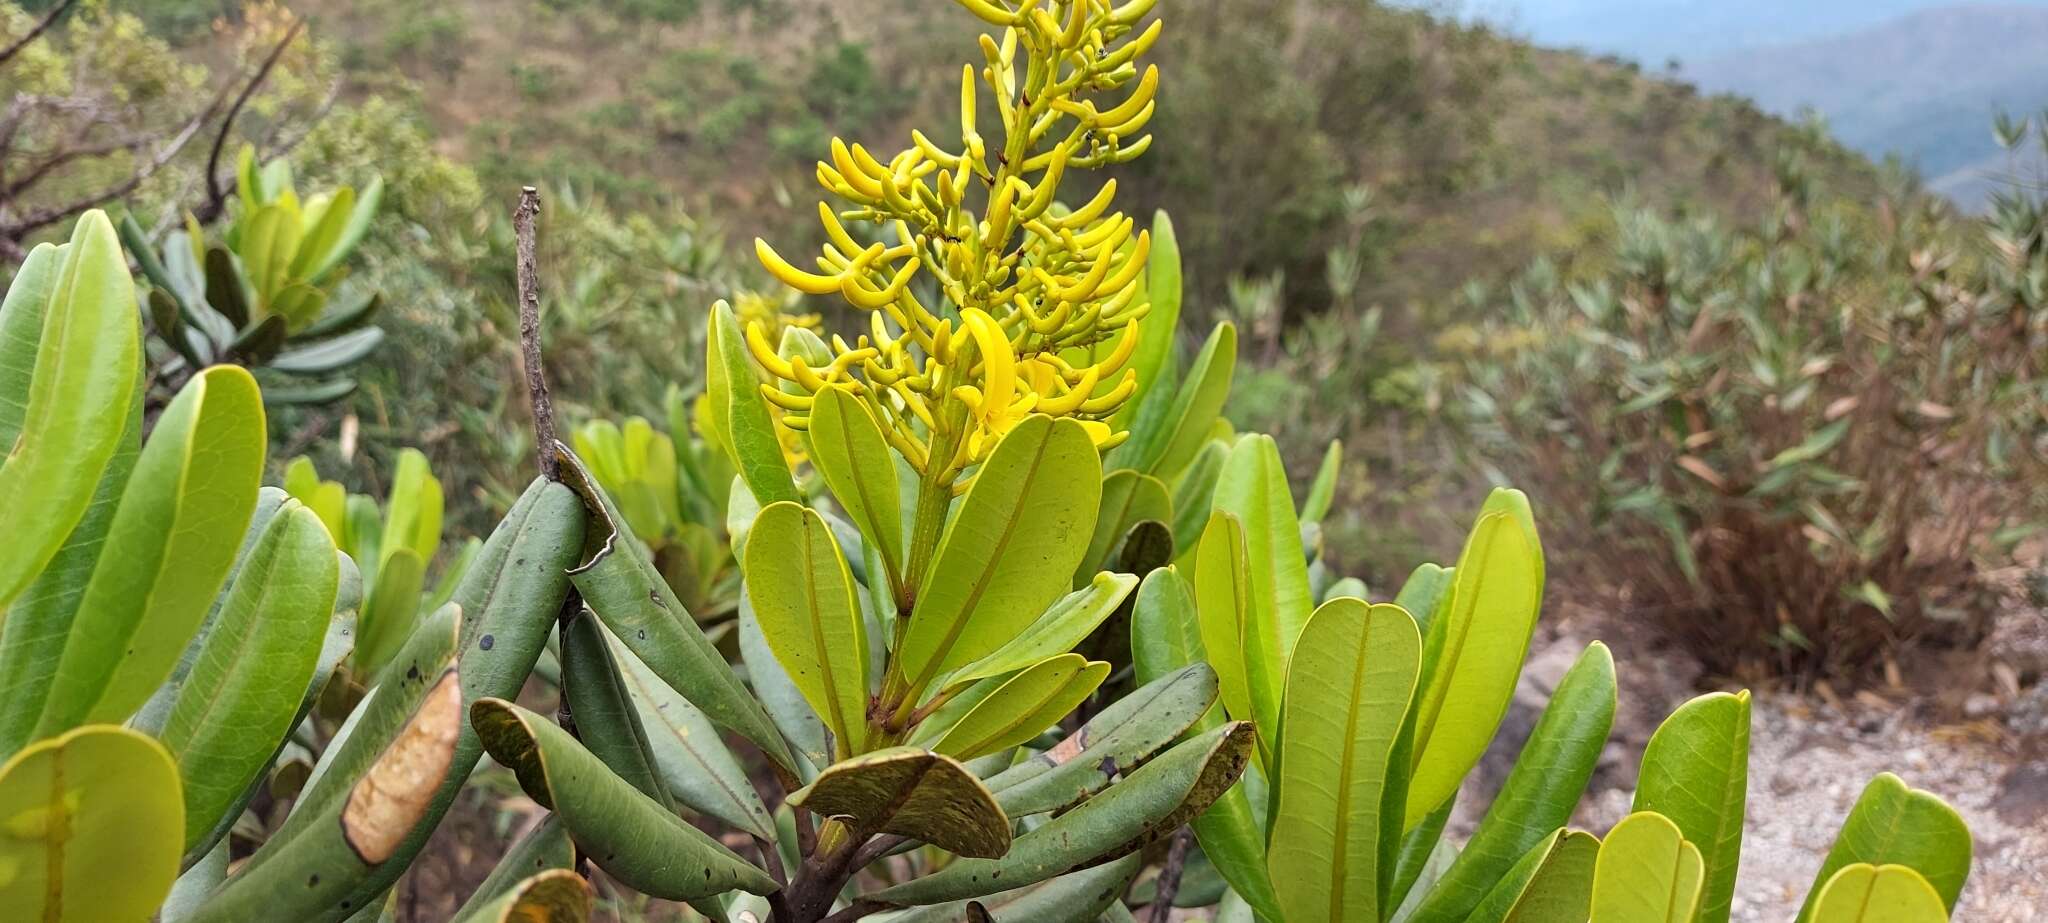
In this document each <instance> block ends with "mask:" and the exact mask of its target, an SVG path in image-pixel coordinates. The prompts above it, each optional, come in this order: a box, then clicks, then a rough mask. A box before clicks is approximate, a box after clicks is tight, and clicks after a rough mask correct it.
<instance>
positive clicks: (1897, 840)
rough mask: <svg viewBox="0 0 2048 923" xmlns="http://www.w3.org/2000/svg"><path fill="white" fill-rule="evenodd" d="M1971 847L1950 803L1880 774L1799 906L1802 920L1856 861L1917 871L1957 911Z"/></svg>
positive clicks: (1965, 828)
mask: <svg viewBox="0 0 2048 923" xmlns="http://www.w3.org/2000/svg"><path fill="white" fill-rule="evenodd" d="M1971 848H1972V846H1971V841H1970V828H1969V825H1967V824H1965V823H1963V818H1962V815H1960V814H1957V813H1956V810H1955V809H1954V808H1952V807H1949V806H1948V803H1947V802H1944V801H1942V800H1941V799H1940V798H1937V797H1935V796H1934V795H1933V794H1932V793H1930V792H1925V791H1921V790H1919V789H1914V788H1908V787H1906V783H1905V782H1904V781H1902V780H1900V779H1899V777H1898V776H1895V775H1892V774H1891V773H1888V772H1883V773H1878V775H1877V777H1876V778H1873V779H1871V780H1870V784H1869V785H1867V786H1865V787H1864V789H1863V794H1862V795H1861V796H1859V797H1858V798H1857V799H1856V806H1855V807H1854V808H1851V809H1850V810H1849V817H1848V819H1847V820H1845V821H1843V822H1842V832H1841V833H1839V834H1836V836H1835V845H1834V846H1833V847H1832V848H1830V849H1829V850H1828V857H1827V860H1826V861H1824V862H1822V863H1821V866H1820V874H1819V875H1817V876H1815V877H1814V880H1813V889H1812V890H1811V891H1809V892H1808V893H1807V895H1806V903H1805V905H1804V906H1802V907H1800V909H1799V918H1798V923H1807V921H1809V920H1811V919H1813V910H1814V904H1815V903H1816V902H1817V901H1818V900H1819V898H1820V891H1821V889H1822V886H1823V885H1825V884H1826V883H1827V882H1828V880H1829V879H1832V878H1834V877H1835V873H1837V872H1839V871H1841V870H1842V869H1844V868H1847V867H1848V866H1851V865H1855V864H1858V863H1862V864H1865V865H1903V866H1905V867H1907V868H1910V869H1912V870H1913V871H1915V872H1919V873H1920V877H1922V878H1925V879H1927V883H1928V884H1930V885H1932V886H1934V893H1936V894H1939V895H1941V903H1942V906H1944V907H1947V908H1949V909H1950V910H1954V909H1955V905H1956V898H1957V897H1960V896H1961V895H1962V893H1963V882H1964V881H1965V880H1966V879H1968V878H1969V877H1970V853H1971Z"/></svg>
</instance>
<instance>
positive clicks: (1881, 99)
mask: <svg viewBox="0 0 2048 923" xmlns="http://www.w3.org/2000/svg"><path fill="white" fill-rule="evenodd" d="M2043 48H2048V7H2044V6H2030V5H2020V4H2009V3H2008V4H1964V5H1954V6H1944V7H1940V8H1934V9H1928V10H1923V11H1920V12H1917V13H1913V14H1911V15H1908V16H1904V17H1901V18H1898V19H1894V20H1892V21H1889V22H1886V23H1883V24H1881V25H1877V26H1873V27H1870V28H1867V29H1861V30H1857V31H1854V32H1850V33H1847V34H1844V35H1839V36H1835V37H1831V38H1827V39H1821V40H1815V41H1809V42H1801V43H1797V44H1784V45H1773V46H1769V47H1764V48H1758V49H1754V50H1750V51H1744V52H1740V53H1737V54H1732V55H1727V56H1722V57H1717V58H1709V59H1706V60H1702V61H1700V62H1699V63H1697V64H1689V65H1687V66H1686V68H1685V70H1684V74H1685V76H1686V78H1687V79H1690V80H1694V81H1696V82H1698V83H1699V84H1700V86H1701V87H1702V88H1704V89H1708V90H1712V91H1717V92H1730V93H1738V94H1742V95H1745V96H1749V97H1752V98H1754V99H1756V100H1757V103H1758V104H1759V105H1761V106H1763V107H1764V108H1765V109H1767V110H1770V111H1772V112H1777V113H1781V114H1791V113H1794V112H1797V111H1798V110H1800V109H1801V108H1804V107H1811V108H1813V109H1815V110H1817V111H1819V112H1822V113H1825V115H1826V117H1827V121H1828V124H1829V127H1830V128H1831V129H1832V130H1833V131H1834V133H1835V135H1836V136H1837V137H1839V138H1840V139H1841V140H1842V142H1843V143H1845V144H1847V145H1849V146H1851V147H1853V148H1856V149H1858V150H1861V151H1864V152H1866V153H1869V154H1871V155H1872V156H1878V155H1880V154H1883V153H1886V152H1891V153H1896V154H1898V155H1899V156H1900V157H1901V158H1902V159H1904V160H1905V161H1906V162H1907V163H1910V164H1913V165H1915V166H1917V167H1918V168H1919V169H1920V171H1921V172H1922V173H1923V174H1924V175H1926V176H1927V177H1929V178H1930V180H1931V181H1932V182H1933V183H1934V184H1935V186H1936V187H1937V188H1940V189H1942V190H1943V191H1944V192H1947V193H1949V194H1951V195H1952V196H1954V197H1956V198H1958V200H1959V201H1964V202H1965V204H1969V203H1970V202H1974V201H1976V200H1979V199H1981V196H1982V187H1983V185H1984V184H1985V178H1984V177H1983V176H1981V175H1979V174H1980V173H1981V172H1982V171H1983V170H1984V169H1985V168H1987V167H1988V168H1991V169H1994V170H1995V169H1999V168H2002V167H2003V166H2004V157H2003V155H2002V153H2001V152H2000V151H1999V149H1998V147H1997V145H1996V143H1995V142H1994V141H1993V139H1992V135H1991V131H1990V123H1991V117H1992V114H1993V113H1994V112H1995V111H1997V110H1999V109H2005V110H2008V111H2013V112H2016V113H2021V114H2024V113H2030V112H2033V111H2035V110H2036V109H2038V108H2039V107H2040V106H2041V105H2042V104H2043V103H2044V102H2048V56H2043V55H2041V54H2040V53H2039V52H2038V50H2039V49H2043Z"/></svg>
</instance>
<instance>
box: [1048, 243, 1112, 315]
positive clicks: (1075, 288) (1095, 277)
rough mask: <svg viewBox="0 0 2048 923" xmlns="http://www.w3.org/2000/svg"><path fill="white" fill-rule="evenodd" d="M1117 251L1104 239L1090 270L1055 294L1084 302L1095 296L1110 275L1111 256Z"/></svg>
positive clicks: (1065, 299)
mask: <svg viewBox="0 0 2048 923" xmlns="http://www.w3.org/2000/svg"><path fill="white" fill-rule="evenodd" d="M1115 252H1116V250H1115V248H1114V247H1112V246H1110V244H1109V242H1108V241H1104V242H1103V245H1102V247H1101V248H1100V249H1099V251H1098V252H1097V253H1096V255H1095V259H1094V261H1093V262H1092V263H1090V264H1089V266H1088V272H1087V273H1086V274H1084V275H1082V276H1081V277H1080V278H1079V279H1076V280H1074V284H1072V285H1069V286H1066V287H1065V288H1061V289H1057V290H1055V291H1054V293H1053V296H1054V297H1056V298H1058V299H1060V300H1061V301H1072V302H1083V301H1087V300H1089V299H1090V298H1093V297H1095V293H1096V291H1097V290H1099V289H1100V288H1101V287H1102V280H1103V279H1104V278H1106V277H1108V275H1109V263H1110V257H1111V256H1112V255H1113V254H1114V253H1115Z"/></svg>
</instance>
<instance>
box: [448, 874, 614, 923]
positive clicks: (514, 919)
mask: <svg viewBox="0 0 2048 923" xmlns="http://www.w3.org/2000/svg"><path fill="white" fill-rule="evenodd" d="M590 909H591V893H590V883H589V882H587V881H584V880H583V877H582V876H580V875H578V874H576V873H575V872H573V871H570V870H568V869H549V870H547V871H545V872H542V873H540V874H538V875H535V876H533V877H531V878H528V879H526V880H525V881H522V882H520V883H519V884H518V885H517V886H515V887H513V888H512V890H510V891H507V892H505V893H504V894H503V895H501V896H499V897H498V899H497V900H494V901H491V902H490V903H488V904H485V905H483V906H481V907H478V908H476V909H474V910H471V911H469V912H467V913H464V914H462V915H461V916H458V917H456V918H455V919H454V921H453V923H584V921H586V920H589V919H590Z"/></svg>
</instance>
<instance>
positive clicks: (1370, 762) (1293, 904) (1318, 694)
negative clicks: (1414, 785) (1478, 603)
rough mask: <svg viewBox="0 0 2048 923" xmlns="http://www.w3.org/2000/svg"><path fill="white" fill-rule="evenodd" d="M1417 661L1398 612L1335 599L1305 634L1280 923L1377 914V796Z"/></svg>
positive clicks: (1274, 872)
mask: <svg viewBox="0 0 2048 923" xmlns="http://www.w3.org/2000/svg"><path fill="white" fill-rule="evenodd" d="M1289 514H1290V516H1291V515H1292V509H1291V508H1290V509H1289ZM1421 657H1422V638H1421V636H1420V635H1419V634H1418V633H1417V632H1416V630H1415V620H1414V619H1413V618H1411V617H1409V615H1408V613H1407V612H1406V611H1403V610H1402V609H1401V607H1399V606H1395V605H1390V604H1380V605H1370V604H1368V603H1366V602H1364V601H1362V600H1357V599H1334V600H1331V601H1330V602H1328V603H1325V604H1323V606H1322V607H1321V608H1319V609H1317V610H1316V612H1315V616H1314V618H1312V619H1310V620H1309V623H1308V627H1307V629H1306V630H1304V631H1303V633H1302V644H1301V646H1300V647H1299V648H1298V649H1297V653H1296V655H1295V662H1294V665H1293V667H1292V669H1291V670H1290V671H1289V673H1288V677H1287V700H1286V706H1285V707H1286V713H1285V715H1284V716H1283V719H1282V720H1284V721H1285V722H1286V723H1285V725H1284V727H1285V731H1286V733H1285V735H1284V736H1282V737H1281V739H1280V762H1279V777H1278V781H1277V784H1278V787H1279V797H1278V808H1277V810H1276V813H1275V815H1274V818H1273V822H1272V837H1271V845H1270V846H1269V847H1268V850H1267V855H1266V871H1267V874H1268V875H1269V876H1270V877H1271V878H1272V881H1273V889H1274V891H1275V893H1276V894H1277V895H1278V897H1279V902H1280V907H1281V909H1282V910H1283V911H1284V912H1285V913H1286V916H1287V921H1288V923H1316V921H1326V923H1343V921H1346V920H1377V919H1380V918H1381V911H1380V906H1379V880H1380V877H1381V869H1380V858H1381V857H1380V845H1379V844H1380V829H1381V825H1382V823H1383V822H1384V820H1383V818H1382V817H1381V809H1382V807H1384V805H1382V803H1381V802H1382V798H1381V796H1382V794H1383V792H1384V789H1385V786H1386V782H1387V767H1388V760H1389V758H1390V757H1391V756H1392V753H1393V748H1394V738H1395V736H1396V735H1397V734H1398V733H1399V732H1400V730H1401V722H1402V719H1403V717H1404V716H1405V715H1406V714H1407V713H1408V702H1409V699H1410V698H1411V697H1413V696H1414V694H1415V682H1416V675H1417V671H1418V670H1419V662H1420V660H1421ZM1389 871H1391V870H1389Z"/></svg>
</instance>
